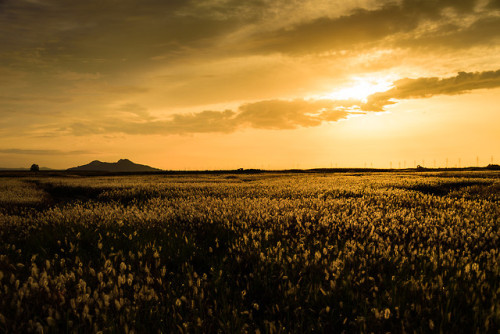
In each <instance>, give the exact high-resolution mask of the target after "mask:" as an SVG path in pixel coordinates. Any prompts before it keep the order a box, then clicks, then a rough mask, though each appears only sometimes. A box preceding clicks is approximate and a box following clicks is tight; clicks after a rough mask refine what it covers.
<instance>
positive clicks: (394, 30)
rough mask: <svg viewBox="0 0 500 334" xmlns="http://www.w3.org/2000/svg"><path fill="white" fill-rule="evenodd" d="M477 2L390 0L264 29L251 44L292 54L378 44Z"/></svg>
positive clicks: (469, 8) (466, 11) (468, 9)
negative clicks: (287, 25)
mask: <svg viewBox="0 0 500 334" xmlns="http://www.w3.org/2000/svg"><path fill="white" fill-rule="evenodd" d="M477 3H478V1H477V0H458V1H452V0H445V1H437V0H435V1H432V0H431V1H429V0H403V1H400V2H392V1H391V2H386V3H385V4H383V5H381V6H380V7H379V8H376V9H372V10H369V9H362V8H359V9H355V10H353V11H352V12H351V13H349V14H346V15H342V16H340V17H328V16H323V17H320V18H317V19H314V20H312V21H305V22H302V23H300V24H296V25H295V26H293V27H286V28H282V29H279V30H276V31H271V32H263V33H262V34H260V35H257V36H256V37H255V39H254V41H253V43H252V44H249V45H250V46H251V47H255V48H256V49H260V50H263V51H271V52H272V51H276V52H283V53H292V54H297V53H298V54H303V53H315V52H323V51H329V50H338V49H341V50H342V49H343V50H345V49H351V48H355V47H356V45H358V44H370V45H372V46H375V45H377V42H380V41H381V40H383V39H384V38H386V37H388V36H391V35H396V34H401V33H408V32H411V31H414V30H416V29H417V28H418V27H419V26H420V25H421V24H424V23H427V22H429V21H435V22H439V21H445V20H444V11H445V10H453V11H454V12H455V13H457V15H465V16H467V15H470V14H473V13H474V8H475V6H476V5H477ZM414 37H415V36H411V38H414ZM402 38H404V37H402Z"/></svg>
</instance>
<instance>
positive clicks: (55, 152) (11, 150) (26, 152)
mask: <svg viewBox="0 0 500 334" xmlns="http://www.w3.org/2000/svg"><path fill="white" fill-rule="evenodd" d="M94 153H95V152H92V151H86V150H74V151H61V150H33V149H19V148H4V149H0V154H20V155H73V154H75V155H76V154H94Z"/></svg>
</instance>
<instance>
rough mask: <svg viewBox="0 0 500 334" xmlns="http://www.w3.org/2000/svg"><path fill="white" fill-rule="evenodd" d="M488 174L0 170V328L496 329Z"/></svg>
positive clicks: (497, 251) (496, 196) (494, 198)
mask: <svg viewBox="0 0 500 334" xmlns="http://www.w3.org/2000/svg"><path fill="white" fill-rule="evenodd" d="M499 203H500V172H449V173H446V172H443V173H411V172H405V173H356V174H353V173H351V174H349V173H343V174H319V173H316V174H272V173H263V174H252V175H250V174H248V175H247V174H244V173H241V174H220V175H215V174H214V175H203V174H197V175H137V176H134V175H128V176H109V177H105V176H94V177H83V176H75V175H69V174H68V175H61V176H43V175H39V176H27V177H17V178H14V177H10V178H9V177H4V178H0V240H1V242H0V332H9V333H21V332H27V331H43V332H44V333H47V332H98V331H102V332H104V333H107V332H108V333H109V332H111V333H112V332H136V333H137V332H164V333H171V332H185V333H202V332H203V333H205V332H222V333H235V332H257V331H260V332H261V333H264V332H265V333H268V332H269V333H275V332H283V333H288V332H296V333H304V332H329V333H332V332H333V333H335V332H343V331H345V332H378V333H380V332H395V333H401V332H407V333H413V332H416V333H426V332H444V333H488V332H491V333H496V332H497V331H498V330H499V329H500V299H499V298H500V231H499V228H500V205H499Z"/></svg>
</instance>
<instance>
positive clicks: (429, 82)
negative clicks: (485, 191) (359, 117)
mask: <svg viewBox="0 0 500 334" xmlns="http://www.w3.org/2000/svg"><path fill="white" fill-rule="evenodd" d="M496 87H500V70H497V71H485V72H459V73H458V75H456V76H454V77H449V78H442V79H441V78H437V77H432V78H417V79H409V78H405V79H401V80H398V81H396V82H394V88H392V89H390V90H388V91H386V92H382V93H376V94H372V95H370V96H369V97H368V100H367V102H366V103H365V104H364V105H363V106H362V109H363V110H365V111H382V110H383V109H384V107H385V106H386V105H389V104H393V103H395V102H394V101H391V100H392V99H396V100H401V99H418V98H429V97H432V96H434V95H456V94H463V93H466V92H469V91H471V90H475V89H483V88H496Z"/></svg>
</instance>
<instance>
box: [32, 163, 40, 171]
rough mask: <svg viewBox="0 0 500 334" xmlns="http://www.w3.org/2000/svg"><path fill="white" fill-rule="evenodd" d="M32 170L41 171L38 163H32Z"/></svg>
mask: <svg viewBox="0 0 500 334" xmlns="http://www.w3.org/2000/svg"><path fill="white" fill-rule="evenodd" d="M30 171H32V172H39V171H40V167H39V166H38V165H37V164H33V165H31V168H30Z"/></svg>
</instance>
